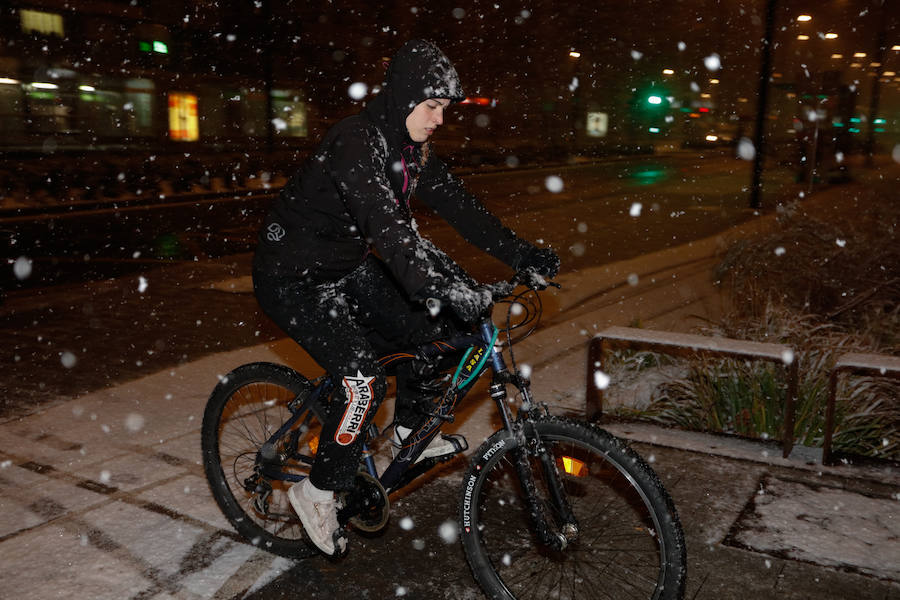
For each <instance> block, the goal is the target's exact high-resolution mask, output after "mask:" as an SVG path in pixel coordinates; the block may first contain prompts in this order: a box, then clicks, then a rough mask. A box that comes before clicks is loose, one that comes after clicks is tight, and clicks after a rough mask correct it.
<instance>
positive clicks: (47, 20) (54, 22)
mask: <svg viewBox="0 0 900 600" xmlns="http://www.w3.org/2000/svg"><path fill="white" fill-rule="evenodd" d="M19 16H20V17H21V21H22V32H23V33H31V32H34V33H53V34H56V35H58V36H60V37H64V36H65V33H64V32H63V19H62V15H57V14H55V13H47V12H41V11H39V10H26V9H24V8H23V9H22V10H20V11H19Z"/></svg>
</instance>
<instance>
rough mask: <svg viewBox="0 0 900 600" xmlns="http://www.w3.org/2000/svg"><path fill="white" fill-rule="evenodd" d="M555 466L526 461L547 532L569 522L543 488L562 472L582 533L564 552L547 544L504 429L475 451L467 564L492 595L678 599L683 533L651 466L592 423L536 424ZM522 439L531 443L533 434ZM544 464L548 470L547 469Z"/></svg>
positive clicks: (466, 518) (519, 599) (463, 521)
mask: <svg viewBox="0 0 900 600" xmlns="http://www.w3.org/2000/svg"><path fill="white" fill-rule="evenodd" d="M532 435H537V436H539V437H540V440H541V442H542V443H543V445H544V447H545V448H546V450H547V452H548V453H549V458H550V459H551V460H550V461H547V460H545V461H541V460H540V459H539V458H537V457H530V458H529V461H530V463H531V469H532V472H533V473H534V480H535V484H536V488H537V499H538V506H537V510H540V511H542V512H543V514H544V517H545V519H546V521H547V523H548V524H549V525H550V526H551V528H561V527H562V526H563V524H564V523H563V521H564V519H563V518H562V517H561V515H560V513H561V511H560V510H559V509H558V506H559V503H558V502H554V501H553V500H552V497H553V495H552V494H551V493H550V492H549V488H548V486H547V481H548V477H554V476H556V475H555V474H553V473H547V472H546V469H548V468H549V469H553V470H555V471H557V472H558V477H559V478H560V479H561V483H562V487H563V490H564V492H565V497H566V499H567V502H568V504H569V506H570V507H571V509H572V513H573V514H574V516H575V519H576V521H577V525H578V534H577V536H576V537H575V539H574V541H572V542H570V543H569V545H568V546H566V547H565V548H564V549H562V550H555V549H552V548H549V547H548V546H546V545H544V544H542V543H541V542H540V541H539V540H538V538H537V536H536V535H535V533H534V528H533V525H532V523H533V521H532V519H531V517H530V515H529V512H530V511H531V510H532V508H533V507H530V506H529V505H528V503H527V502H526V501H525V500H524V496H523V493H522V486H521V484H520V480H519V476H518V474H517V471H516V468H515V466H514V462H515V458H514V457H513V452H514V450H515V447H516V446H517V444H516V442H515V440H514V438H512V437H511V436H510V435H509V434H508V433H507V432H506V431H500V432H497V433H495V434H494V435H493V436H491V437H490V438H489V439H488V440H487V441H486V442H485V443H484V444H483V445H482V446H481V447H480V448H479V449H478V451H477V452H476V454H475V458H474V459H473V461H472V463H471V465H470V466H469V469H468V472H467V473H466V476H465V479H464V480H463V488H462V496H461V499H460V525H461V528H460V529H461V535H462V541H463V548H464V550H465V553H466V558H467V559H468V561H469V565H470V566H471V567H472V571H473V573H474V575H475V578H476V579H477V580H478V583H479V584H480V585H481V587H482V589H484V591H485V592H486V593H487V595H488V596H489V597H490V598H501V599H503V600H512V599H516V600H525V599H528V598H536V599H538V598H539V599H541V600H545V599H547V598H554V599H572V600H574V599H580V598H591V599H594V598H610V599H616V600H622V599H627V598H639V599H642V600H646V599H647V598H653V599H678V598H682V597H683V595H684V584H685V579H686V572H687V564H686V551H685V544H684V533H683V532H682V529H681V523H680V522H679V520H678V515H677V513H676V511H675V507H674V505H673V504H672V500H671V499H670V497H669V495H668V493H667V492H666V490H665V488H664V487H663V486H662V483H661V482H660V481H659V479H658V478H657V476H656V474H655V473H654V472H653V470H652V469H650V467H649V466H648V465H647V464H646V463H645V462H644V461H643V460H642V459H641V457H640V456H638V454H637V453H635V452H634V451H632V450H631V449H630V448H628V447H626V446H625V445H624V444H623V443H622V442H621V441H619V440H618V439H617V438H616V437H614V436H612V435H610V434H609V433H607V432H606V431H604V430H602V429H600V428H598V427H594V426H592V425H590V424H588V423H584V422H576V421H570V420H566V419H560V418H552V417H551V418H546V419H541V420H538V421H536V422H535V423H534V429H533V433H532ZM528 437H529V436H528V434H526V440H527V438H528ZM548 465H552V466H549V467H548Z"/></svg>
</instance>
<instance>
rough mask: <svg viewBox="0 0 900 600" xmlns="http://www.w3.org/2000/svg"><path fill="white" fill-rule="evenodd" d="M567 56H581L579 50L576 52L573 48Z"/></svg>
mask: <svg viewBox="0 0 900 600" xmlns="http://www.w3.org/2000/svg"><path fill="white" fill-rule="evenodd" d="M569 56H571V57H572V58H581V52H576V51H575V50H572V51H571V52H569Z"/></svg>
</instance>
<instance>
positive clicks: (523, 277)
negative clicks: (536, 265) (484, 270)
mask: <svg viewBox="0 0 900 600" xmlns="http://www.w3.org/2000/svg"><path fill="white" fill-rule="evenodd" d="M520 285H524V286H525V287H527V288H531V289H533V290H537V291H542V290H545V289H547V288H548V287H555V288H556V289H560V288H561V287H562V286H561V285H559V284H558V283H556V282H555V281H548V280H546V279H544V277H543V276H541V275H539V274H538V273H537V272H535V271H532V270H530V269H529V270H526V271H519V272H517V273H516V274H515V275H513V276H512V277H511V278H510V279H509V280H508V281H498V282H496V283H491V284H488V285H486V286H485V287H486V288H487V289H488V290H489V291H490V292H491V297H492V298H493V301H494V302H496V301H497V300H501V299H503V298H506V297H507V296H509V295H510V294H512V291H513V290H514V289H516V287H518V286H520Z"/></svg>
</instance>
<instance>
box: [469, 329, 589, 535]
mask: <svg viewBox="0 0 900 600" xmlns="http://www.w3.org/2000/svg"><path fill="white" fill-rule="evenodd" d="M482 334H483V335H484V337H485V339H486V340H489V339H491V338H490V328H489V326H488V325H487V324H484V323H483V324H482ZM490 353H491V354H490V356H491V366H492V368H493V371H494V376H493V378H492V381H491V386H490V395H491V398H492V399H493V400H494V402H495V403H496V405H497V410H498V411H499V412H500V419H501V421H502V422H503V427H504V428H505V429H506V430H507V431H509V432H510V433H511V434H513V435H514V436H515V439H516V446H515V448H513V450H512V454H513V464H514V465H515V468H516V473H517V474H518V476H519V483H520V485H521V487H522V493H523V494H524V496H525V502H526V503H527V505H528V509H529V510H528V513H529V515H530V518H531V522H532V526H533V527H534V530H535V533H536V534H537V536H538V539H540V540H541V542H542V543H543V544H545V545H547V546H549V547H551V548H553V549H555V550H562V549H563V548H565V547H566V546H568V545H569V544H570V543H571V542H573V541H574V540H575V539H576V538H577V537H578V522H577V521H576V519H575V515H574V513H573V512H572V506H571V505H570V504H569V500H568V497H567V496H566V491H565V488H564V487H563V482H562V478H561V476H560V473H559V468H558V467H557V465H556V461H555V460H554V458H553V455H552V454H551V453H550V452H549V451H548V450H547V448H546V446H544V443H543V442H542V441H541V438H540V436H539V435H538V433H537V431H536V430H535V428H534V421H533V420H532V407H533V403H532V398H531V386H530V385H529V383H528V381H527V380H526V379H524V378H522V377H520V376H519V375H518V374H511V373H510V372H509V371H508V370H507V369H506V364H505V363H504V361H503V356H502V355H501V354H500V352H499V351H497V349H496V348H491V349H490ZM510 383H511V384H513V385H515V386H516V388H517V389H518V390H519V392H520V393H521V395H522V403H521V409H520V411H519V415H518V417H517V418H516V419H515V420H513V418H512V415H511V413H510V410H509V404H508V403H507V401H506V399H507V392H506V386H507V384H510ZM529 456H537V457H538V459H539V460H540V462H541V468H542V469H541V470H542V471H543V475H544V481H545V482H546V484H547V488H548V491H549V494H550V502H551V505H552V507H553V510H554V512H555V514H556V515H558V519H557V520H558V523H557V524H556V525H558V526H559V527H558V528H557V527H554V526H551V523H548V521H547V516H546V515H545V511H544V510H543V507H542V506H541V502H540V499H539V498H538V491H537V485H536V484H535V481H534V470H533V469H532V468H531V462H530V461H529Z"/></svg>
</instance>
